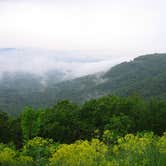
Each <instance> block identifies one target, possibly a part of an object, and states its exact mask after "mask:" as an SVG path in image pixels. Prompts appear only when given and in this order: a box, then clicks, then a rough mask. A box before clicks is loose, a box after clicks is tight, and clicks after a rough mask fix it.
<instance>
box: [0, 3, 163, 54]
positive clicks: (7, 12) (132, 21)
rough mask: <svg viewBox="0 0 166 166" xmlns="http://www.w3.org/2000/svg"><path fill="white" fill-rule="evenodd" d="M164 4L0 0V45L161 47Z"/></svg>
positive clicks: (127, 50) (137, 50)
mask: <svg viewBox="0 0 166 166" xmlns="http://www.w3.org/2000/svg"><path fill="white" fill-rule="evenodd" d="M165 8H166V1H165V0H43V1H42V0H0V48H3V47H16V48H22V47H37V48H49V49H54V50H70V51H71V50H80V51H87V52H88V51H96V52H98V51H100V52H101V53H102V51H104V52H106V53H107V55H108V56H109V55H111V56H121V55H122V54H123V55H124V56H126V57H127V56H128V57H129V56H130V57H132V56H138V55H141V54H147V53H153V52H166V46H165V43H166V19H165V18H166V10H165ZM96 56H101V54H96Z"/></svg>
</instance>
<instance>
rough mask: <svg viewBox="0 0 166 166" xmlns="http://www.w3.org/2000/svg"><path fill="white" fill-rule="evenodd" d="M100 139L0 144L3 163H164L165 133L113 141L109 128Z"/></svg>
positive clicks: (12, 165)
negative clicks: (72, 141)
mask: <svg viewBox="0 0 166 166" xmlns="http://www.w3.org/2000/svg"><path fill="white" fill-rule="evenodd" d="M103 140H104V142H105V143H104V142H102V141H100V140H99V139H92V140H91V141H87V140H79V141H76V142H75V143H72V144H61V145H57V144H55V143H54V142H53V141H52V140H50V139H43V138H41V137H35V138H33V139H32V140H29V141H27V142H26V144H25V145H24V146H23V148H22V149H21V150H20V151H18V150H15V149H13V148H11V147H9V146H7V145H5V144H0V165H3V166H39V165H40V166H46V165H47V166H62V165H63V166H71V165H72V166H165V164H166V133H164V134H163V135H162V136H161V137H159V136H156V135H154V134H153V133H152V132H142V133H138V134H136V135H134V134H126V135H125V136H124V137H118V138H117V140H116V141H115V142H109V144H107V143H108V142H107V141H108V140H112V134H111V132H110V131H109V130H107V131H105V132H104V135H103Z"/></svg>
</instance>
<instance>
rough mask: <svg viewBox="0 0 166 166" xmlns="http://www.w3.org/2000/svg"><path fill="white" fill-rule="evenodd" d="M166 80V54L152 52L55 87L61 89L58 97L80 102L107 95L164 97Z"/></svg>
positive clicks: (165, 94)
mask: <svg viewBox="0 0 166 166" xmlns="http://www.w3.org/2000/svg"><path fill="white" fill-rule="evenodd" d="M165 83H166V54H153V55H145V56H140V57H138V58H135V59H134V60H133V61H130V62H123V63H121V64H119V65H116V66H114V67H112V68H111V69H110V70H109V71H107V72H106V73H103V74H96V75H91V76H87V77H82V78H78V79H75V80H72V81H68V82H64V83H63V84H60V85H55V89H56V88H57V89H59V91H60V92H59V94H58V95H57V97H60V98H69V99H71V100H73V101H78V102H79V101H84V100H86V99H89V98H94V97H99V96H102V95H105V94H116V95H122V96H128V95H132V94H139V95H141V96H143V97H144V98H153V97H155V98H165V97H166V87H165ZM52 92H54V91H52Z"/></svg>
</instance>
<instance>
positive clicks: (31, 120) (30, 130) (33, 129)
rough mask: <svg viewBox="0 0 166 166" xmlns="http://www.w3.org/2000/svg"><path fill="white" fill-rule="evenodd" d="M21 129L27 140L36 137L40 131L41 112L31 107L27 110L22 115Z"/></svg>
mask: <svg viewBox="0 0 166 166" xmlns="http://www.w3.org/2000/svg"><path fill="white" fill-rule="evenodd" d="M21 127H22V132H23V138H24V139H25V140H28V139H31V138H33V137H34V136H36V135H37V134H38V132H39V129H40V128H39V127H40V112H39V111H35V110H34V109H33V108H31V107H27V108H25V111H23V112H22V115H21Z"/></svg>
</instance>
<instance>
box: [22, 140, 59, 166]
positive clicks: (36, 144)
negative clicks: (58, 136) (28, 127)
mask: <svg viewBox="0 0 166 166" xmlns="http://www.w3.org/2000/svg"><path fill="white" fill-rule="evenodd" d="M56 148H57V145H56V144H53V141H52V140H51V139H43V138H40V137H35V138H34V139H32V140H29V141H27V142H26V144H25V145H24V146H23V149H22V154H24V155H26V156H30V157H32V159H33V161H34V162H35V163H36V164H37V165H40V166H45V165H46V164H47V163H48V158H49V157H50V155H51V152H54V151H55V149H56Z"/></svg>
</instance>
